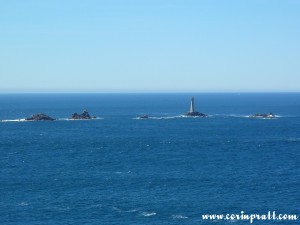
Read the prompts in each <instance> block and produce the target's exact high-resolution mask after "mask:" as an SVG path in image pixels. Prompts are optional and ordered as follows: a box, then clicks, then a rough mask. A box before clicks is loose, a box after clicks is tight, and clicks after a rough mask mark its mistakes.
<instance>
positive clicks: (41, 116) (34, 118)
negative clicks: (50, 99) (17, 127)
mask: <svg viewBox="0 0 300 225" xmlns="http://www.w3.org/2000/svg"><path fill="white" fill-rule="evenodd" d="M25 120H27V121H53V120H55V119H54V118H52V117H50V116H47V115H46V114H43V113H38V114H34V115H31V116H30V117H28V118H26V119H25Z"/></svg>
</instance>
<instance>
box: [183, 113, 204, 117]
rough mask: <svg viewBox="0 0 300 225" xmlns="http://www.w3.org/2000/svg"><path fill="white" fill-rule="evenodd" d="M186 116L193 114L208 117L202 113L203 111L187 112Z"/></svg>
mask: <svg viewBox="0 0 300 225" xmlns="http://www.w3.org/2000/svg"><path fill="white" fill-rule="evenodd" d="M185 115H186V116H193V117H207V115H206V114H204V113H201V112H188V113H187V114H185Z"/></svg>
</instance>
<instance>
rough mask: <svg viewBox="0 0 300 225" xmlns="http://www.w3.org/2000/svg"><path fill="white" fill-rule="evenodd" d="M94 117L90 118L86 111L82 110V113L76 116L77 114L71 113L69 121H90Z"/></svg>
mask: <svg viewBox="0 0 300 225" xmlns="http://www.w3.org/2000/svg"><path fill="white" fill-rule="evenodd" d="M95 118H96V117H95V116H93V117H92V116H90V114H89V113H88V111H87V110H84V111H83V113H81V114H78V113H73V114H72V116H71V118H70V119H73V120H90V119H95Z"/></svg>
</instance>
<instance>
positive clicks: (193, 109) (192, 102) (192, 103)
mask: <svg viewBox="0 0 300 225" xmlns="http://www.w3.org/2000/svg"><path fill="white" fill-rule="evenodd" d="M193 112H195V108H194V97H191V107H190V113H193Z"/></svg>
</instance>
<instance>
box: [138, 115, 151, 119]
mask: <svg viewBox="0 0 300 225" xmlns="http://www.w3.org/2000/svg"><path fill="white" fill-rule="evenodd" d="M148 118H149V116H148V115H141V116H139V119H148Z"/></svg>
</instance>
